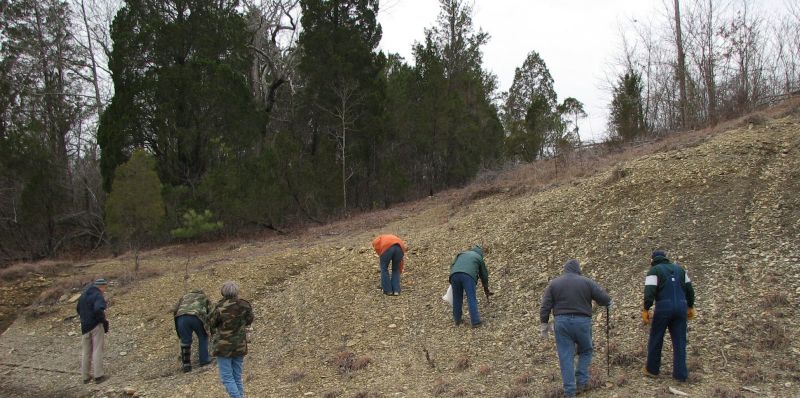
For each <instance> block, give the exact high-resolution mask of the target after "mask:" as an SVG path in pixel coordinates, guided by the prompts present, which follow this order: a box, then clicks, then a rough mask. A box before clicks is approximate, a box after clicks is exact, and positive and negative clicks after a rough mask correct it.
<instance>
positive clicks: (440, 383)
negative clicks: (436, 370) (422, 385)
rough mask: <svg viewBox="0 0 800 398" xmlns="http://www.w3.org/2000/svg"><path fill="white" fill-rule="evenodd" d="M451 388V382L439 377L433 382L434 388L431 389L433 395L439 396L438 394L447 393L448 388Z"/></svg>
mask: <svg viewBox="0 0 800 398" xmlns="http://www.w3.org/2000/svg"><path fill="white" fill-rule="evenodd" d="M449 389H450V383H447V382H446V381H444V380H443V379H437V380H436V381H435V382H434V383H433V389H432V390H431V392H432V393H433V395H435V396H437V397H438V396H440V395H442V394H444V393H446V392H447V390H449Z"/></svg>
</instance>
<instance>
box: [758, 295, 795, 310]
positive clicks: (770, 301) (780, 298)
mask: <svg viewBox="0 0 800 398" xmlns="http://www.w3.org/2000/svg"><path fill="white" fill-rule="evenodd" d="M786 305H789V297H787V295H786V293H779V292H772V293H767V294H766V295H765V296H764V297H763V298H762V299H761V308H764V309H770V308H775V307H782V306H786Z"/></svg>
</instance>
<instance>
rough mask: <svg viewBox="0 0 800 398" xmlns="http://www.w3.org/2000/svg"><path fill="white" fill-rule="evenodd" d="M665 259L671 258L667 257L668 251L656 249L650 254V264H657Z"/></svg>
mask: <svg viewBox="0 0 800 398" xmlns="http://www.w3.org/2000/svg"><path fill="white" fill-rule="evenodd" d="M664 261H669V259H668V258H667V252H665V251H663V250H661V249H658V250H654V251H653V254H651V255H650V264H654V265H655V264H658V263H661V262H664Z"/></svg>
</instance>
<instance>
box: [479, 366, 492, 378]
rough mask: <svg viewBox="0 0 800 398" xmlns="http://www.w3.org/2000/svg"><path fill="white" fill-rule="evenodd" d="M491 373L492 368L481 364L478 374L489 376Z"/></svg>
mask: <svg viewBox="0 0 800 398" xmlns="http://www.w3.org/2000/svg"><path fill="white" fill-rule="evenodd" d="M489 373H492V368H491V367H490V366H489V365H487V364H485V363H484V364H481V365H480V366H478V374H479V375H481V376H488V375H489Z"/></svg>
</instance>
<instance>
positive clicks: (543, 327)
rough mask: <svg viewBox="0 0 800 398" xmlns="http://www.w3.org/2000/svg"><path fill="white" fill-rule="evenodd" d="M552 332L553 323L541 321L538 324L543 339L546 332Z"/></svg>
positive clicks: (545, 336)
mask: <svg viewBox="0 0 800 398" xmlns="http://www.w3.org/2000/svg"><path fill="white" fill-rule="evenodd" d="M550 332H553V324H552V323H541V324H539V334H541V336H542V338H543V339H546V338H547V334H548V333H550Z"/></svg>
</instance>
